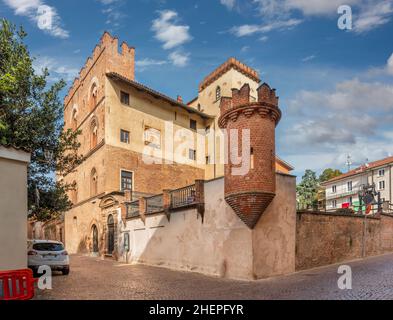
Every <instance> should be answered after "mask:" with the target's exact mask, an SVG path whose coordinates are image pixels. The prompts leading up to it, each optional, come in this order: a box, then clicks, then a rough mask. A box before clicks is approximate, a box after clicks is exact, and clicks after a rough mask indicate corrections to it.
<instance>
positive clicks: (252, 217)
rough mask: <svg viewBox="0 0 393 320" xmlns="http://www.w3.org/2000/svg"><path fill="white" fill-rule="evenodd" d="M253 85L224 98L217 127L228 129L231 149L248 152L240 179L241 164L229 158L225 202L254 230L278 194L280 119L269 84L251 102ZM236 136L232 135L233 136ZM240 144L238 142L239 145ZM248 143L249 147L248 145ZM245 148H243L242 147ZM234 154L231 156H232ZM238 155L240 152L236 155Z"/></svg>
mask: <svg viewBox="0 0 393 320" xmlns="http://www.w3.org/2000/svg"><path fill="white" fill-rule="evenodd" d="M250 90H251V89H250V85H249V84H247V83H246V84H244V85H243V86H242V87H241V88H240V89H232V97H222V98H221V102H220V110H221V116H220V118H219V119H218V125H219V127H220V128H221V129H226V131H227V136H228V137H229V140H230V142H229V146H230V147H233V143H234V142H235V143H236V142H237V144H236V145H237V146H242V152H248V150H247V151H245V150H244V148H246V149H247V148H249V154H248V156H249V158H248V159H247V155H245V154H244V153H243V154H242V156H243V157H245V158H246V160H245V162H246V163H248V165H247V164H246V165H245V167H246V168H248V169H244V171H243V173H242V174H241V175H239V174H234V173H233V172H234V170H238V168H239V164H238V163H237V162H236V161H237V160H236V161H234V160H232V158H231V157H229V154H228V159H229V161H228V163H226V164H225V200H226V202H227V203H228V204H229V205H230V206H231V207H232V209H233V210H234V211H235V213H236V214H237V215H238V216H239V218H240V219H241V220H242V221H243V222H244V223H245V224H246V225H247V226H248V227H249V228H251V229H253V228H254V227H255V225H256V224H257V222H258V220H259V218H260V217H261V215H262V214H263V212H264V211H265V210H266V209H267V207H268V206H269V204H270V203H271V202H272V201H273V199H274V197H275V192H276V182H275V179H276V176H275V173H276V169H275V127H276V125H277V123H278V122H279V121H280V119H281V111H280V109H279V107H278V97H277V95H276V91H275V90H274V89H271V88H270V87H269V85H268V84H266V83H264V84H262V85H261V86H260V87H259V88H258V89H257V93H258V101H251V100H252V99H251V96H250ZM244 130H246V131H248V132H249V136H248V142H247V141H244V140H243V135H245V136H244V137H247V136H246V133H243V132H244ZM234 132H235V133H236V135H232V134H233V133H234ZM236 140H237V141H236ZM247 143H249V146H246V144H247ZM243 144H244V145H243ZM233 151H234V150H231V151H230V152H233ZM235 152H236V153H235V154H236V155H237V154H238V151H235Z"/></svg>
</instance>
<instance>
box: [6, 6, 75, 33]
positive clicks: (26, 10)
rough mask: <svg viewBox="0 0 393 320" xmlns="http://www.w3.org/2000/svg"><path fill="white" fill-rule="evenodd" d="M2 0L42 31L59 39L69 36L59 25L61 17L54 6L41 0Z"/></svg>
mask: <svg viewBox="0 0 393 320" xmlns="http://www.w3.org/2000/svg"><path fill="white" fill-rule="evenodd" d="M3 1H4V3H5V4H6V5H8V6H9V7H10V8H11V9H13V10H14V13H15V14H16V15H20V16H26V17H28V18H29V19H30V20H32V21H33V22H34V23H36V24H37V27H38V28H39V29H41V30H43V31H44V32H47V33H49V34H50V35H52V36H54V37H57V38H61V39H66V38H68V37H69V32H68V31H67V30H65V29H63V27H62V26H61V24H62V23H61V18H60V16H59V14H58V13H57V10H56V8H55V7H53V6H49V5H47V4H46V3H45V2H44V1H42V0H3ZM49 22H50V23H49Z"/></svg>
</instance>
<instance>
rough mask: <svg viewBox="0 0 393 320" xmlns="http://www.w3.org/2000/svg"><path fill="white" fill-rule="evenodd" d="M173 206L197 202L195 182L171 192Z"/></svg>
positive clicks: (184, 205)
mask: <svg viewBox="0 0 393 320" xmlns="http://www.w3.org/2000/svg"><path fill="white" fill-rule="evenodd" d="M170 196H171V208H172V209H176V208H182V207H187V206H189V205H192V204H195V202H196V189H195V184H194V185H192V186H187V187H184V188H180V189H177V190H172V191H171V192H170Z"/></svg>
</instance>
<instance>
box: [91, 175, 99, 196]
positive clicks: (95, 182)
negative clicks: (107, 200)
mask: <svg viewBox="0 0 393 320" xmlns="http://www.w3.org/2000/svg"><path fill="white" fill-rule="evenodd" d="M97 190H98V175H97V170H96V169H95V168H93V169H92V170H91V173H90V196H92V197H93V196H95V195H97Z"/></svg>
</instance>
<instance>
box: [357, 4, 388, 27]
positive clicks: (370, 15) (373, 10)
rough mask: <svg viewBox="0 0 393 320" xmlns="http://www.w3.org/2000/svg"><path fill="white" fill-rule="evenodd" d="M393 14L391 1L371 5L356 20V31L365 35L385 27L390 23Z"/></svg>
mask: <svg viewBox="0 0 393 320" xmlns="http://www.w3.org/2000/svg"><path fill="white" fill-rule="evenodd" d="M392 13H393V3H392V1H391V0H387V1H383V2H379V3H370V4H368V5H367V6H365V7H364V8H363V9H362V10H361V12H360V14H359V15H358V16H357V17H355V18H354V31H355V32H357V33H363V32H367V31H370V30H372V29H375V28H377V27H379V26H381V25H384V24H386V23H388V22H389V21H390V15H391V14H392Z"/></svg>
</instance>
